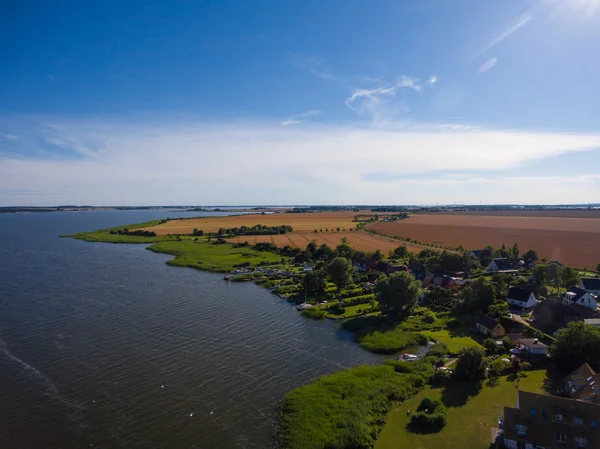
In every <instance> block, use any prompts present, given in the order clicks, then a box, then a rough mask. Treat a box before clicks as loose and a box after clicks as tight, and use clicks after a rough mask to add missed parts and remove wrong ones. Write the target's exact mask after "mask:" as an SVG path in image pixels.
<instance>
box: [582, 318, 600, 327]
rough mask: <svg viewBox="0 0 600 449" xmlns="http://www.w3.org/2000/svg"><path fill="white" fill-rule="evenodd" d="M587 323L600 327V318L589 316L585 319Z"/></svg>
mask: <svg viewBox="0 0 600 449" xmlns="http://www.w3.org/2000/svg"><path fill="white" fill-rule="evenodd" d="M583 322H584V323H585V324H589V325H590V326H596V327H600V318H588V319H586V320H583Z"/></svg>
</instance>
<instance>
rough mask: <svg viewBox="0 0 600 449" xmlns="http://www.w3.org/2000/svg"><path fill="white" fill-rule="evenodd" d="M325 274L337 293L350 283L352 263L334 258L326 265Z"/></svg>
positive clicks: (340, 258)
mask: <svg viewBox="0 0 600 449" xmlns="http://www.w3.org/2000/svg"><path fill="white" fill-rule="evenodd" d="M327 273H328V274H329V276H331V280H332V281H333V283H334V284H335V285H336V287H337V289H338V291H339V290H341V289H343V288H344V287H345V286H346V285H348V284H349V283H350V282H352V263H350V261H349V260H348V259H346V258H344V257H336V258H335V259H333V260H332V261H331V263H330V264H329V265H327Z"/></svg>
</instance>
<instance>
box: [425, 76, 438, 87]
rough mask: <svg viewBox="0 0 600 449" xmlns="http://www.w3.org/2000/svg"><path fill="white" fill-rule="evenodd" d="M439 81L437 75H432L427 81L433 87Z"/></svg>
mask: <svg viewBox="0 0 600 449" xmlns="http://www.w3.org/2000/svg"><path fill="white" fill-rule="evenodd" d="M437 81H438V77H437V76H435V75H431V76H430V77H429V79H428V80H427V84H431V85H433V84H435V83H437Z"/></svg>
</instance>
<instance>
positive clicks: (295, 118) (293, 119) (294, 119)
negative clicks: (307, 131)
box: [281, 110, 321, 127]
mask: <svg viewBox="0 0 600 449" xmlns="http://www.w3.org/2000/svg"><path fill="white" fill-rule="evenodd" d="M320 114H321V111H319V110H312V111H306V112H303V113H301V114H296V115H292V116H290V117H288V118H287V119H285V120H284V121H283V122H281V127H284V126H289V125H297V124H298V123H302V122H304V121H305V120H302V119H307V118H309V117H315V116H317V115H320Z"/></svg>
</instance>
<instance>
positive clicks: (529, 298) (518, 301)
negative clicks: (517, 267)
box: [506, 287, 538, 309]
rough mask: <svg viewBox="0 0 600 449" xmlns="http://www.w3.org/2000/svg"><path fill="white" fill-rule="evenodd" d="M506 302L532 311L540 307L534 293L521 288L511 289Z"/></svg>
mask: <svg viewBox="0 0 600 449" xmlns="http://www.w3.org/2000/svg"><path fill="white" fill-rule="evenodd" d="M506 302H507V303H509V304H512V305H513V306H519V307H522V308H524V309H530V308H532V307H535V306H537V305H538V300H537V299H536V298H535V295H534V294H533V292H530V291H529V290H526V289H524V288H520V287H511V288H510V290H509V291H508V296H507V297H506Z"/></svg>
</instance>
